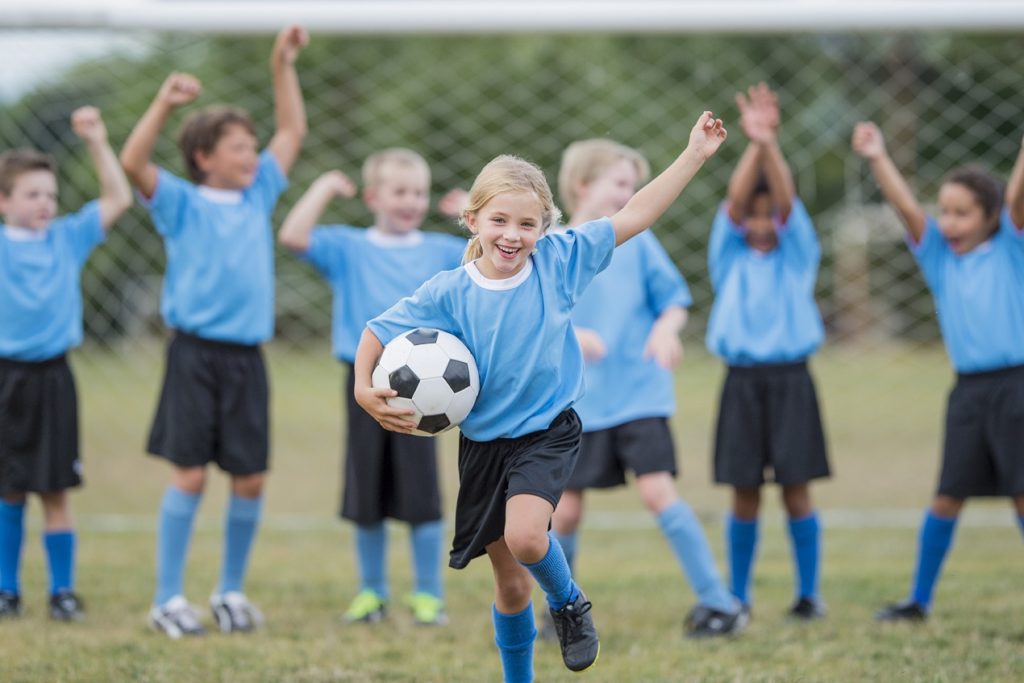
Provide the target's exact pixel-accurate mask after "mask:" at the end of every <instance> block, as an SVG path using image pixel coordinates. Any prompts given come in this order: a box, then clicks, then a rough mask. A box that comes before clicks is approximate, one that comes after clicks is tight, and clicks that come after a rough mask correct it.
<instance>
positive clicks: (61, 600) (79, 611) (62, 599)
mask: <svg viewBox="0 0 1024 683" xmlns="http://www.w3.org/2000/svg"><path fill="white" fill-rule="evenodd" d="M50 618H51V619H53V620H54V621H82V620H83V619H85V605H84V604H83V603H82V599H81V598H80V597H78V596H77V595H75V594H74V593H73V592H72V591H70V590H61V591H57V592H56V593H54V594H53V595H51V596H50Z"/></svg>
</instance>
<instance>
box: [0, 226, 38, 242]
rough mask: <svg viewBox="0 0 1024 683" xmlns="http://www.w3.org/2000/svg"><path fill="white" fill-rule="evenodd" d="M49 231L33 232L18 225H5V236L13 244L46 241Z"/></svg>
mask: <svg viewBox="0 0 1024 683" xmlns="http://www.w3.org/2000/svg"><path fill="white" fill-rule="evenodd" d="M46 233H47V229H46V228H44V229H42V230H33V229H32V228H22V227H19V226H17V225H5V226H4V235H6V236H7V239H9V240H11V241H12V242H41V241H43V240H45V239H46Z"/></svg>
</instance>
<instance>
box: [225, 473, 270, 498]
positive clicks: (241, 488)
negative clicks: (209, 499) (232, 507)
mask: <svg viewBox="0 0 1024 683" xmlns="http://www.w3.org/2000/svg"><path fill="white" fill-rule="evenodd" d="M263 480H264V475H263V473H259V474H246V475H242V476H233V477H231V492H232V493H233V494H235V495H236V496H239V497H241V498H259V497H260V496H261V495H262V494H263Z"/></svg>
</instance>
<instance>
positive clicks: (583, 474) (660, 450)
mask: <svg viewBox="0 0 1024 683" xmlns="http://www.w3.org/2000/svg"><path fill="white" fill-rule="evenodd" d="M627 469H628V470H632V471H633V474H635V475H636V476H640V475H643V474H651V473H652V472H668V473H670V474H671V475H672V476H675V475H676V450H675V446H674V445H673V443H672V432H671V430H669V427H668V420H667V419H666V418H664V417H647V418H643V419H640V420H633V421H632V422H626V423H624V424H620V425H617V426H615V427H609V428H608V429H598V430H596V431H593V432H584V433H583V440H582V441H581V442H580V457H579V459H578V460H577V461H576V468H575V469H574V470H573V472H572V476H571V477H569V483H568V484H566V486H565V488H566V489H568V490H572V491H582V490H583V489H590V488H594V489H606V488H611V487H613V486H622V485H623V484H625V483H626V470H627Z"/></svg>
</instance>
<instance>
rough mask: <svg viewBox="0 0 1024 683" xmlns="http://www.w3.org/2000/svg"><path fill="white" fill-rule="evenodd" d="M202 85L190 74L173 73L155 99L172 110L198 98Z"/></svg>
mask: <svg viewBox="0 0 1024 683" xmlns="http://www.w3.org/2000/svg"><path fill="white" fill-rule="evenodd" d="M202 91H203V85H202V84H201V83H200V82H199V79H198V78H196V77H195V76H192V75H190V74H183V73H178V72H174V73H172V74H171V75H170V76H168V77H167V78H166V80H164V84H163V85H162V86H160V92H158V93H157V95H156V98H157V99H158V100H159V101H161V102H163V103H164V104H165V105H167V106H168V107H171V108H172V109H174V108H176V107H180V106H182V105H185V104H190V103H192V102H194V101H195V99H196V98H197V97H199V93H201V92H202Z"/></svg>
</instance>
